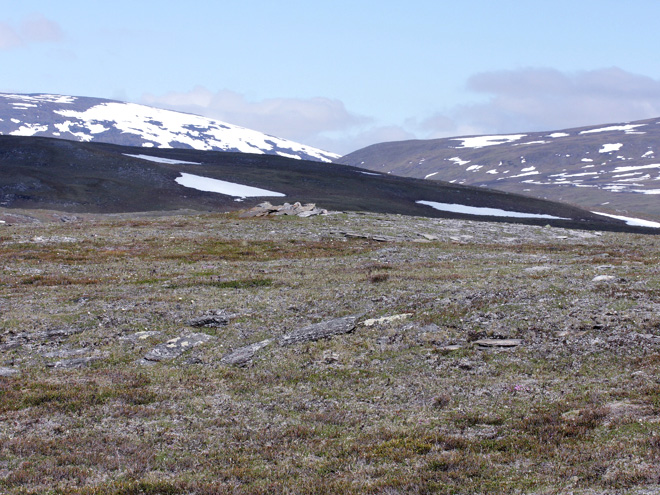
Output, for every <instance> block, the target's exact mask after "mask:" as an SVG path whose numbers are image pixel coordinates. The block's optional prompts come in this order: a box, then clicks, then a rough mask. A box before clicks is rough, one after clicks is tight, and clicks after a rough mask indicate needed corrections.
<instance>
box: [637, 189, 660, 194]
mask: <svg viewBox="0 0 660 495" xmlns="http://www.w3.org/2000/svg"><path fill="white" fill-rule="evenodd" d="M633 192H636V193H642V194H660V189H645V190H644V189H641V190H640V189H635V190H634V191H633Z"/></svg>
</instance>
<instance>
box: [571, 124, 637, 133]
mask: <svg viewBox="0 0 660 495" xmlns="http://www.w3.org/2000/svg"><path fill="white" fill-rule="evenodd" d="M645 125H646V124H626V125H611V126H608V127H600V128H598V129H589V130H588V131H582V132H581V133H580V134H593V133H594V132H609V131H625V133H626V134H633V133H632V132H631V131H633V130H634V129H636V128H637V127H644V126H645ZM635 134H636V133H635Z"/></svg>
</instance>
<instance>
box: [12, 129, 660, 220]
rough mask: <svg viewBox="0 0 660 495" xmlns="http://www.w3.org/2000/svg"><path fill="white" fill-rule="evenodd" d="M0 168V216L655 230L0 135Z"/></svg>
mask: <svg viewBox="0 0 660 495" xmlns="http://www.w3.org/2000/svg"><path fill="white" fill-rule="evenodd" d="M0 170H2V174H0V209H2V210H4V211H5V212H7V211H9V210H10V209H17V208H23V209H35V208H36V209H44V210H57V211H64V212H72V213H76V212H79V213H84V212H92V213H120V212H138V211H171V210H177V209H192V210H197V211H223V212H224V211H232V210H238V209H246V208H249V207H251V206H254V205H256V204H258V203H261V202H263V201H264V200H270V201H272V202H275V203H280V204H281V203H283V202H291V203H293V202H296V201H300V202H302V203H317V204H318V206H319V207H321V208H327V209H329V210H352V211H370V212H378V213H396V214H402V215H415V216H422V217H424V216H425V217H434V218H468V219H477V220H487V221H495V222H518V223H526V224H533V225H547V224H551V225H556V226H563V227H568V228H580V229H599V230H615V231H632V232H646V233H659V232H660V230H658V229H651V228H642V227H635V226H634V224H633V223H631V221H629V220H627V221H623V220H619V219H615V218H610V217H606V216H602V215H595V214H593V213H591V212H589V211H586V210H583V209H579V208H575V207H572V206H569V205H566V204H561V203H556V202H551V201H546V200H541V199H536V198H530V197H526V196H520V195H516V194H511V193H506V192H501V191H492V190H488V189H484V188H478V187H470V186H464V185H459V184H449V183H445V182H439V181H429V180H422V179H413V178H406V177H397V176H392V175H387V174H380V173H374V172H369V171H366V170H363V169H360V168H355V167H351V166H347V165H340V164H332V163H328V164H324V165H323V166H319V164H318V162H311V161H305V160H297V159H292V158H287V157H282V156H277V155H267V154H262V155H257V154H251V153H233V152H215V151H199V150H189V149H188V150H186V149H145V148H143V147H126V146H118V145H112V144H107V143H85V142H76V141H66V140H62V139H52V138H40V137H25V136H0ZM0 213H2V212H1V211H0ZM0 216H1V215H0Z"/></svg>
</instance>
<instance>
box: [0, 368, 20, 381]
mask: <svg viewBox="0 0 660 495" xmlns="http://www.w3.org/2000/svg"><path fill="white" fill-rule="evenodd" d="M19 373H20V371H19V370H17V369H16V368H7V367H5V366H0V376H4V377H6V378H8V377H10V376H16V375H18V374H19Z"/></svg>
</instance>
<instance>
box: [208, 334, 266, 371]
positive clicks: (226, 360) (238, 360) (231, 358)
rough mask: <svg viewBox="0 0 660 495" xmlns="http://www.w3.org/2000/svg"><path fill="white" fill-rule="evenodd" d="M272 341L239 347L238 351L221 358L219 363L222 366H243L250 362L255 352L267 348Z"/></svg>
mask: <svg viewBox="0 0 660 495" xmlns="http://www.w3.org/2000/svg"><path fill="white" fill-rule="evenodd" d="M272 342H273V341H272V340H271V339H267V340H262V341H261V342H255V343H254V344H250V345H246V346H245V347H239V348H238V349H236V350H234V351H233V352H230V353H229V354H226V355H225V356H223V357H222V359H221V360H220V362H221V363H222V364H231V365H233V366H245V365H246V364H248V363H250V361H252V358H253V357H254V355H255V354H256V352H257V351H260V350H261V349H263V348H264V347H267V346H269V345H270V344H271V343H272Z"/></svg>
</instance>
